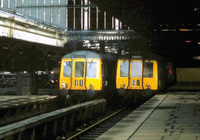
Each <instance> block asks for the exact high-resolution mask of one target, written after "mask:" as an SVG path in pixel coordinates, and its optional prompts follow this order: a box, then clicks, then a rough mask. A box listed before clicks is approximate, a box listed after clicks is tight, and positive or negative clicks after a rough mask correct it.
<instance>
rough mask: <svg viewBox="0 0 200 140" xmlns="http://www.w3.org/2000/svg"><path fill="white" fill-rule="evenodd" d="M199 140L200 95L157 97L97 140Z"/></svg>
mask: <svg viewBox="0 0 200 140" xmlns="http://www.w3.org/2000/svg"><path fill="white" fill-rule="evenodd" d="M108 139H109V140H200V92H169V93H166V94H162V95H159V94H157V95H155V96H154V97H152V98H151V99H150V100H149V101H147V102H146V103H144V104H143V105H141V106H140V107H139V108H138V109H136V110H135V111H133V112H132V113H130V114H129V115H128V116H127V117H126V118H124V119H122V120H121V121H120V122H118V123H117V124H116V125H114V126H113V127H112V128H110V129H109V130H108V131H106V132H105V133H104V134H103V135H101V136H100V137H99V138H98V140H108Z"/></svg>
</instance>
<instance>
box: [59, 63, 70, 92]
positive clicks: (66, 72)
mask: <svg viewBox="0 0 200 140" xmlns="http://www.w3.org/2000/svg"><path fill="white" fill-rule="evenodd" d="M60 70H61V71H60V89H62V88H63V87H64V86H65V87H66V88H67V89H70V88H71V77H72V60H71V59H63V60H62V63H61V69H60ZM62 84H64V85H62Z"/></svg>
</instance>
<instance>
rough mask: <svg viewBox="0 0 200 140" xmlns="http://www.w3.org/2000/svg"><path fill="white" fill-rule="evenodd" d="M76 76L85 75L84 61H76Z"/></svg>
mask: <svg viewBox="0 0 200 140" xmlns="http://www.w3.org/2000/svg"><path fill="white" fill-rule="evenodd" d="M74 76H75V77H83V76H84V62H75V75H74Z"/></svg>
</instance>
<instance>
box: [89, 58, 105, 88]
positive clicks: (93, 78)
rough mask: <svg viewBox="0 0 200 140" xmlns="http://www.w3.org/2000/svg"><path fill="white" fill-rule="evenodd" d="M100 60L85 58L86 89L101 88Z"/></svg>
mask: <svg viewBox="0 0 200 140" xmlns="http://www.w3.org/2000/svg"><path fill="white" fill-rule="evenodd" d="M100 75H101V74H100V61H99V60H93V59H92V60H87V69H86V86H87V89H93V90H101V89H102V80H101V78H100Z"/></svg>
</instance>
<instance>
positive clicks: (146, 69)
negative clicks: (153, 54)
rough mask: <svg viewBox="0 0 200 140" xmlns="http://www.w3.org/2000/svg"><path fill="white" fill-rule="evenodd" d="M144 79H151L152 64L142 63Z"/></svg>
mask: <svg viewBox="0 0 200 140" xmlns="http://www.w3.org/2000/svg"><path fill="white" fill-rule="evenodd" d="M143 76H144V77H149V78H152V77H153V63H152V62H144V74H143Z"/></svg>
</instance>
